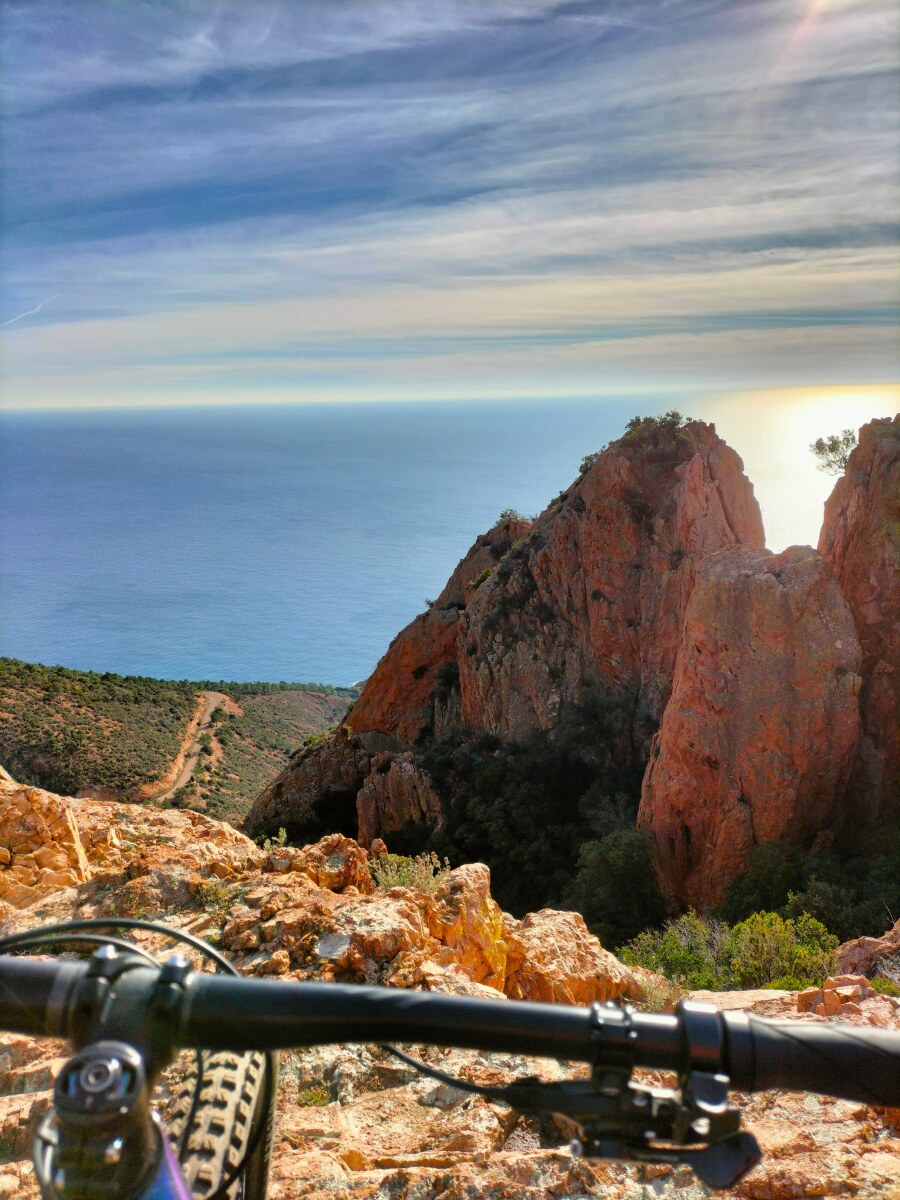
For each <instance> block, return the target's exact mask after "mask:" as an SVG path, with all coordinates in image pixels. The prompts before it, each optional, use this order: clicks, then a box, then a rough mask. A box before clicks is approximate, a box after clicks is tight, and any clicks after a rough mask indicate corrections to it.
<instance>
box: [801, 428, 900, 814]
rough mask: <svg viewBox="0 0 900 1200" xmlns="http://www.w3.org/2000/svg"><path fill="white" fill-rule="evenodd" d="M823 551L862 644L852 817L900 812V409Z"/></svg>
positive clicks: (833, 516) (832, 501)
mask: <svg viewBox="0 0 900 1200" xmlns="http://www.w3.org/2000/svg"><path fill="white" fill-rule="evenodd" d="M819 553H820V554H822V555H824V557H825V558H826V559H827V560H828V562H829V563H830V564H831V566H832V569H833V570H834V573H835V575H836V576H837V579H838V582H839V583H840V585H841V591H842V592H843V593H844V596H845V598H846V600H847V603H848V604H849V605H850V611H851V612H852V613H853V619H854V621H855V623H856V631H857V633H858V635H859V642H860V646H861V648H862V677H863V684H862V691H861V694H860V712H861V715H862V723H863V731H864V737H863V739H862V744H861V746H860V759H859V763H858V765H857V770H856V772H855V777H854V781H853V792H854V795H855V798H856V803H857V805H858V808H857V810H856V811H855V812H854V820H855V821H862V822H863V824H864V825H865V826H867V827H869V828H874V829H876V830H882V831H883V830H886V829H887V830H890V829H894V828H896V826H897V821H898V819H900V416H896V417H894V419H893V420H890V419H886V420H881V421H870V422H869V424H868V425H864V426H863V427H862V429H861V430H860V434H859V445H858V447H857V448H856V449H855V450H854V451H853V453H852V454H851V455H850V461H849V462H848V464H847V469H846V471H845V472H844V476H843V478H842V479H839V480H838V482H837V485H836V486H835V489H834V491H833V492H832V494H831V496H830V497H829V499H828V501H827V503H826V505H825V521H824V524H823V526H822V533H821V536H820V538H819Z"/></svg>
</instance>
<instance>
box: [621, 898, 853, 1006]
mask: <svg viewBox="0 0 900 1200" xmlns="http://www.w3.org/2000/svg"><path fill="white" fill-rule="evenodd" d="M837 946H838V940H837V938H836V937H835V936H834V935H833V934H830V933H829V932H828V930H827V929H826V928H825V926H824V925H822V924H821V923H820V922H819V921H817V920H815V918H813V917H811V916H809V914H808V913H803V914H802V915H801V916H800V917H799V918H798V919H797V920H796V921H793V920H791V919H788V920H784V919H783V918H782V917H780V916H779V915H778V913H775V912H758V913H754V914H753V915H752V916H751V917H748V918H747V920H746V921H741V922H739V923H738V924H737V925H735V926H734V928H729V926H728V925H726V924H725V923H724V922H723V921H719V920H717V919H715V918H713V917H700V916H698V915H697V914H696V913H695V912H688V913H685V915H684V916H682V917H679V918H678V919H677V920H675V921H669V922H668V923H667V924H666V925H665V926H664V927H663V928H662V929H659V930H648V931H646V932H645V933H642V934H640V935H639V936H638V937H637V938H635V939H633V940H632V941H631V942H630V943H629V944H628V945H627V946H625V947H623V949H622V950H621V951H620V952H619V953H620V956H621V958H622V961H623V962H625V963H628V964H629V965H632V966H639V967H647V968H648V969H649V970H651V971H657V972H659V973H660V974H662V975H665V976H666V978H667V979H670V980H672V981H673V982H675V983H678V984H679V985H680V986H682V987H685V988H688V989H694V988H708V989H710V990H711V991H725V990H728V989H735V988H763V987H781V988H787V989H789V990H793V991H798V990H800V989H802V988H805V987H811V986H815V985H818V984H821V983H822V981H823V980H824V979H825V978H826V977H827V976H828V975H830V974H832V973H833V972H834V969H835V961H834V952H835V950H836V949H837Z"/></svg>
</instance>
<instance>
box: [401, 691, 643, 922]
mask: <svg viewBox="0 0 900 1200" xmlns="http://www.w3.org/2000/svg"><path fill="white" fill-rule="evenodd" d="M632 735H633V730H632V727H631V724H630V722H629V721H628V719H627V717H626V715H625V713H624V710H623V709H622V707H621V706H619V705H617V704H616V703H615V702H614V701H613V700H612V699H611V698H609V697H606V696H603V695H600V694H599V693H598V692H597V690H596V689H591V688H585V691H584V695H583V697H582V699H581V701H580V702H579V703H577V704H571V705H568V706H566V707H565V709H564V710H563V711H562V712H561V713H560V716H559V720H558V722H557V726H556V730H555V731H554V736H553V737H552V738H551V737H550V735H549V734H548V733H547V732H546V731H545V730H539V729H536V730H533V731H532V732H531V733H530V734H529V735H528V737H526V738H525V739H523V740H522V741H521V742H518V743H516V742H501V741H500V740H499V739H498V738H495V737H493V736H491V735H482V736H480V737H477V738H474V739H469V738H466V737H465V736H464V735H463V734H462V733H461V732H458V733H455V734H450V735H448V736H447V737H444V738H440V739H436V740H434V741H433V742H431V743H430V744H429V745H427V746H425V747H423V748H422V749H421V751H420V761H421V765H422V766H423V768H424V769H425V770H426V771H427V772H428V774H429V775H430V776H431V778H432V779H433V780H434V785H435V789H436V791H437V792H438V794H439V795H440V796H441V797H442V800H443V803H444V809H445V824H444V830H443V832H442V833H440V834H438V835H437V836H435V837H434V838H433V839H432V847H433V849H434V850H436V852H437V853H438V854H440V855H442V856H444V855H446V856H447V857H448V858H449V859H450V860H451V862H484V863H487V864H488V866H489V867H490V868H491V880H492V889H493V893H494V895H495V896H496V898H497V900H498V901H499V903H500V904H501V905H502V906H503V907H504V908H506V909H508V910H509V911H510V912H512V913H514V914H515V915H516V916H524V914H525V913H526V912H530V911H533V910H534V909H536V908H541V907H559V906H560V905H561V904H562V905H564V904H568V905H569V906H572V905H574V906H575V907H576V908H578V909H579V911H581V912H583V913H584V915H585V917H586V919H587V921H588V924H589V925H591V926H592V928H593V929H594V931H595V932H597V933H598V934H599V935H600V937H601V939H602V940H603V941H604V942H605V943H607V944H615V942H616V941H623V940H626V939H627V938H629V937H632V936H633V935H634V934H636V933H638V932H639V931H640V930H641V929H643V928H645V927H646V926H647V925H648V924H652V923H654V922H656V921H659V920H661V919H662V916H663V912H662V909H661V905H660V901H659V897H658V893H657V891H656V883H655V880H654V878H653V875H652V871H651V870H650V865H649V856H648V855H647V853H646V843H645V842H644V840H643V835H638V834H637V831H636V830H635V828H634V823H635V816H636V814H637V806H638V800H639V797H640V771H639V769H638V768H636V767H634V766H633V765H625V766H622V765H620V764H621V763H626V764H628V763H629V759H628V753H627V750H628V749H629V748H630V745H631V741H630V739H631V737H632ZM625 830H627V831H628V834H629V836H628V837H624V836H623V837H621V838H618V839H617V840H614V841H612V842H610V844H609V845H607V844H606V843H607V841H608V839H609V838H610V837H611V835H613V834H616V833H618V832H619V831H625ZM588 844H590V846H591V847H592V848H587V846H588ZM583 847H584V848H585V858H584V860H583V861H579V854H580V852H581V851H582V848H583ZM576 879H578V880H580V882H579V883H578V884H577V895H576V896H575V897H574V898H573V896H572V889H573V887H576ZM588 905H590V906H591V908H590V913H589V912H588V909H587V907H586V906H588Z"/></svg>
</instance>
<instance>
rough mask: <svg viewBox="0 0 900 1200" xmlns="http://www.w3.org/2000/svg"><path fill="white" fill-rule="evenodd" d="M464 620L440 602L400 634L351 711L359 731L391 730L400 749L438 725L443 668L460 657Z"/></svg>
mask: <svg viewBox="0 0 900 1200" xmlns="http://www.w3.org/2000/svg"><path fill="white" fill-rule="evenodd" d="M458 619H459V614H458V612H457V610H456V609H455V608H438V607H437V605H435V606H434V607H433V608H431V609H430V610H429V611H428V612H426V613H420V614H419V616H417V617H416V618H415V619H414V620H413V621H412V622H410V624H409V625H407V627H406V628H405V629H404V630H402V631H401V632H400V633H398V634H397V636H396V637H395V638H394V640H393V642H391V645H390V649H389V650H388V652H387V654H385V656H384V658H383V659H382V660H381V662H380V663H379V664H378V666H377V667H376V668H375V670H374V671H373V672H372V674H371V675H370V676H369V678H368V679H367V680H366V686H365V687H364V688H363V690H362V695H361V696H360V697H359V699H358V700H357V701H356V703H355V704H354V705H353V707H352V708H351V709H350V711H349V713H348V714H347V717H346V724H347V726H348V728H349V729H350V730H351V731H352V732H353V733H369V732H376V733H381V734H387V735H388V736H389V737H391V738H393V739H394V742H395V744H396V745H397V746H398V747H400V746H412V745H415V742H416V740H417V739H418V737H419V735H420V734H421V733H422V732H423V731H425V730H428V729H430V728H431V727H432V725H433V722H434V700H435V692H436V691H437V690H438V689H439V687H440V675H439V672H440V670H441V668H442V667H444V666H446V665H447V664H448V663H453V662H455V660H456V636H457V625H458Z"/></svg>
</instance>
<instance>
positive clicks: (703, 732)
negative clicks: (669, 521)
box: [638, 546, 860, 911]
mask: <svg viewBox="0 0 900 1200" xmlns="http://www.w3.org/2000/svg"><path fill="white" fill-rule="evenodd" d="M859 662H860V651H859V642H858V641H857V638H856V632H855V630H854V626H853V620H852V617H851V615H850V611H849V609H848V607H847V604H846V602H845V601H844V599H843V597H842V595H841V593H840V589H839V588H838V585H837V581H836V580H835V578H834V575H833V573H832V571H831V569H830V567H829V566H828V564H827V563H826V562H825V560H824V559H823V558H822V557H821V556H820V555H818V554H817V553H816V552H815V551H814V550H812V549H811V548H810V547H808V546H794V547H791V548H790V549H788V550H785V551H784V552H783V553H781V554H777V555H776V554H772V553H771V552H770V551H768V550H760V549H756V548H752V547H748V546H742V547H735V548H733V549H730V550H722V551H719V552H718V553H715V554H711V555H709V556H708V557H707V558H706V559H705V560H704V561H703V562H702V563H701V564H700V566H699V567H698V570H697V578H696V585H695V587H694V590H693V593H692V595H691V599H690V602H689V604H688V606H687V610H686V612H685V617H684V622H683V629H682V635H681V643H680V647H679V653H678V661H677V664H676V669H675V678H674V683H673V687H672V696H671V699H670V701H669V704H668V706H667V708H666V711H665V715H664V717H663V721H662V726H661V728H660V731H659V733H658V734H657V735H656V737H655V738H654V740H653V748H652V750H651V755H650V761H649V764H648V766H647V770H646V773H645V775H644V782H643V788H642V794H641V804H640V809H639V813H638V823H639V825H641V826H642V827H643V828H644V829H646V830H647V831H648V832H649V833H650V835H651V837H652V839H653V843H654V859H655V865H656V868H657V874H658V877H659V881H660V885H661V888H662V891H663V895H664V896H665V897H666V899H667V900H668V902H669V903H670V905H672V906H673V907H674V906H677V905H685V906H693V907H695V908H697V909H698V910H700V911H706V910H708V909H709V908H710V907H712V906H713V905H715V904H717V903H718V902H719V901H720V900H721V899H722V896H723V893H724V890H725V885H726V884H727V882H728V880H729V879H731V878H732V877H733V876H734V875H736V874H737V873H738V872H739V871H741V870H742V869H743V868H744V867H745V866H746V865H747V863H748V860H749V857H750V853H751V851H752V849H753V847H754V846H756V845H758V844H760V843H762V842H770V841H785V842H788V843H792V844H795V845H807V846H808V845H809V844H810V843H811V842H812V840H813V839H814V837H815V836H816V834H817V833H818V831H819V830H821V829H822V828H823V827H825V826H827V825H828V823H829V822H830V821H832V819H833V818H834V817H835V815H836V810H837V808H838V806H839V805H840V803H841V801H842V799H843V795H844V790H845V787H846V783H847V779H848V776H849V773H850V769H851V766H852V762H853V755H854V752H855V747H856V742H857V737H858V732H859V713H858V703H857V697H858V692H859V685H860V679H859V675H858V670H859Z"/></svg>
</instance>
